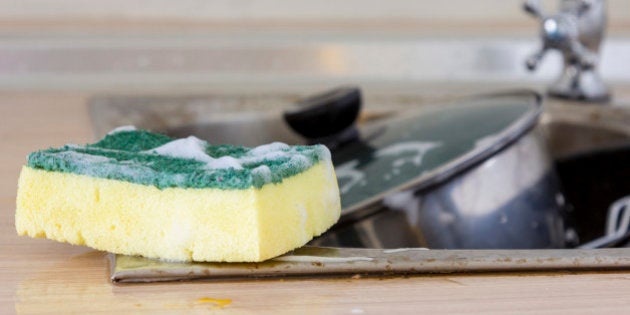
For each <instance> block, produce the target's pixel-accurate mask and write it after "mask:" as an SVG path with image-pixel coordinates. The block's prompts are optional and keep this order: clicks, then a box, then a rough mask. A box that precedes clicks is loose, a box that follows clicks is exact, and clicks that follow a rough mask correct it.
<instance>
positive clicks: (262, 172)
mask: <svg viewBox="0 0 630 315" xmlns="http://www.w3.org/2000/svg"><path fill="white" fill-rule="evenodd" d="M252 176H256V177H258V178H260V179H262V180H263V181H264V182H265V183H268V182H271V169H270V168H269V166H267V165H261V166H258V167H256V168H255V169H253V170H252Z"/></svg>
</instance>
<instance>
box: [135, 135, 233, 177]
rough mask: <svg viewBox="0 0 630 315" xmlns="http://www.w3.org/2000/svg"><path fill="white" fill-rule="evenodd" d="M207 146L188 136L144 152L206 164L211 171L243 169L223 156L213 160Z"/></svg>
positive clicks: (201, 141) (231, 159)
mask: <svg viewBox="0 0 630 315" xmlns="http://www.w3.org/2000/svg"><path fill="white" fill-rule="evenodd" d="M207 145H208V144H207V142H205V141H203V140H201V139H199V138H197V137H195V136H189V137H188V138H183V139H177V140H173V141H171V142H169V143H166V144H164V145H162V146H160V147H157V148H155V149H151V150H148V151H145V152H150V153H154V154H159V155H164V156H170V157H174V158H182V159H191V160H195V161H199V162H203V163H206V164H207V167H208V168H213V169H222V168H234V169H237V170H239V169H242V168H243V165H241V163H240V162H239V161H238V160H237V159H235V158H233V157H229V156H224V157H220V158H218V159H215V158H213V157H211V156H209V155H208V154H207V153H206V147H207Z"/></svg>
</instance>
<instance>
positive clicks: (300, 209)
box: [15, 147, 340, 262]
mask: <svg viewBox="0 0 630 315" xmlns="http://www.w3.org/2000/svg"><path fill="white" fill-rule="evenodd" d="M69 148H70V149H69ZM69 148H64V149H65V150H58V151H55V152H52V153H51V152H50V151H40V153H41V152H44V153H46V154H48V158H49V159H48V160H46V159H43V158H42V157H41V155H40V156H39V157H37V156H35V155H32V156H30V157H29V163H28V165H27V166H24V167H23V169H22V172H21V174H20V179H19V188H18V196H17V210H16V215H15V222H16V229H17V231H18V233H19V234H20V235H29V236H31V237H46V238H49V239H53V240H57V241H61V242H68V243H71V244H77V245H87V246H89V247H92V248H95V249H99V250H105V251H109V252H113V253H120V254H127V255H141V256H145V257H150V258H160V259H166V260H172V261H226V262H257V261H263V260H266V259H269V258H272V257H275V256H278V255H281V254H283V253H286V252H287V251H290V250H292V249H295V248H297V247H300V246H302V245H304V244H305V243H306V242H308V241H309V240H311V239H312V238H313V237H314V236H317V235H320V234H321V233H323V232H324V231H326V230H327V229H328V228H329V227H330V226H332V225H333V224H334V223H335V222H336V221H337V220H338V219H339V215H340V200H339V191H338V187H337V181H336V178H335V174H334V169H333V167H332V163H331V161H330V160H329V159H326V158H320V159H319V160H314V161H313V163H310V164H309V165H308V167H304V169H303V170H299V172H297V173H295V170H293V173H295V174H290V175H287V174H285V175H284V176H283V177H281V178H280V179H278V178H276V180H270V177H269V174H265V176H263V177H265V178H266V179H267V180H266V181H263V183H262V184H258V185H255V184H252V185H251V186H249V187H247V188H244V187H241V186H242V185H241V186H239V187H236V188H235V187H232V188H230V187H227V188H226V187H225V186H222V185H211V184H208V185H207V186H208V187H178V186H177V185H174V184H171V185H170V186H172V187H159V185H149V184H145V183H142V180H138V178H133V180H129V179H125V178H123V177H121V178H119V179H115V178H114V179H112V178H105V177H100V176H90V175H86V173H89V174H93V173H94V172H93V171H89V170H86V169H89V167H87V166H86V165H85V163H87V162H86V161H85V160H86V158H85V157H83V159H82V158H81V157H80V156H77V155H76V154H87V153H85V152H83V151H81V150H78V151H77V150H73V149H72V148H76V147H69ZM100 149H102V150H105V151H106V150H110V149H107V148H100ZM318 150H321V148H319V149H318ZM70 151H72V152H74V153H73V154H65V155H64V154H63V152H70ZM138 152H140V153H138ZM49 153H51V154H49ZM75 153H76V154H75ZM59 154H61V155H62V159H65V160H63V161H66V162H68V161H72V159H73V160H74V162H76V163H75V164H81V163H83V164H81V167H68V165H66V164H63V163H61V162H59V160H58V159H59ZM138 154H140V155H141V154H149V155H150V157H156V156H158V155H160V154H158V153H156V152H155V151H151V150H143V151H138V150H137V152H136V153H135V155H138ZM92 155H95V154H92ZM276 156H277V154H276ZM51 157H54V159H56V160H54V161H51V159H52V158H51ZM105 157H106V158H107V159H109V160H107V161H105V160H102V161H100V162H95V161H96V160H98V159H94V158H93V157H91V158H89V159H87V160H88V162H90V163H92V164H93V166H92V167H94V168H98V167H105V166H103V165H101V164H99V163H105V162H107V163H109V164H108V165H109V166H110V167H111V164H113V163H114V164H115V163H119V164H123V165H124V164H129V163H131V162H129V161H128V160H127V162H125V161H122V160H121V159H116V158H112V157H111V156H107V155H105ZM143 158H146V157H143ZM169 158H177V157H173V156H170V157H169ZM131 160H133V161H136V162H137V160H134V159H131ZM192 160H193V161H191V163H193V164H194V163H196V162H197V161H195V160H194V159H192ZM242 160H246V159H245V158H244V157H243V158H242ZM250 161H251V157H250ZM258 162H259V163H258V164H260V161H258ZM268 162H269V161H268ZM274 163H275V164H278V162H277V160H276V161H272V162H271V163H270V164H269V165H270V166H271V167H272V168H273V165H272V164H274ZM56 164H60V165H62V166H60V167H57V169H56V170H55V169H54V168H55V167H52V166H51V165H56ZM147 165H150V163H145V165H143V167H146V166H147ZM75 166H76V165H75ZM259 166H260V165H258V166H257V167H259ZM204 167H205V166H204ZM257 167H256V168H257ZM61 168H63V170H61ZM105 168H107V167H105ZM122 170H123V172H121V174H122V173H125V172H126V173H129V172H130V171H129V169H126V170H125V169H124V168H123V169H122ZM246 170H247V168H246V167H245V168H243V169H238V167H236V169H234V168H228V169H227V170H223V171H224V173H225V172H227V171H232V172H238V171H241V173H247V172H246ZM278 170H279V171H282V169H278ZM108 172H109V174H110V175H111V174H112V173H114V174H115V173H116V172H113V171H111V169H110V170H109V171H108ZM210 172H211V170H210ZM162 173H163V172H162ZM250 173H251V172H250ZM254 173H255V172H254ZM289 173H291V172H289ZM119 175H120V174H119ZM179 175H180V176H179V178H180V181H179V183H180V186H186V185H183V184H181V183H186V181H181V177H182V176H183V174H179ZM241 175H242V174H241ZM161 176H162V177H164V176H169V175H168V174H166V175H164V174H162V175H161ZM172 176H177V174H175V175H172ZM250 176H251V174H250ZM109 177H116V176H109ZM119 177H120V176H119ZM143 178H145V177H143ZM242 178H245V179H247V178H248V177H247V176H245V175H243V176H242ZM160 181H162V182H163V181H164V178H161V179H160ZM252 181H253V183H254V182H256V180H252ZM176 183H177V181H176ZM188 183H189V186H194V185H197V186H199V183H196V184H194V185H193V184H190V181H188Z"/></svg>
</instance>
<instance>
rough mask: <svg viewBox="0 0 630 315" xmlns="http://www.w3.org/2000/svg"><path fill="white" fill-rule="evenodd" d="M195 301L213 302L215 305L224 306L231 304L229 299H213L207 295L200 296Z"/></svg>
mask: <svg viewBox="0 0 630 315" xmlns="http://www.w3.org/2000/svg"><path fill="white" fill-rule="evenodd" d="M197 303H211V304H214V306H215V307H218V308H224V307H226V306H228V305H230V304H232V300H231V299H215V298H209V297H202V298H198V299H197Z"/></svg>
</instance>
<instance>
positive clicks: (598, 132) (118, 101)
mask: <svg viewBox="0 0 630 315" xmlns="http://www.w3.org/2000/svg"><path fill="white" fill-rule="evenodd" d="M300 96H301V95H300V94H299V93H271V94H258V95H256V94H252V95H241V94H216V95H194V96H102V97H96V98H94V99H92V101H91V104H90V113H91V116H92V120H93V123H94V128H95V133H96V135H97V136H98V137H101V136H103V135H104V134H106V133H107V131H109V130H110V129H112V128H114V127H117V126H120V125H129V124H131V125H135V126H137V127H139V128H145V129H150V130H154V131H159V132H164V133H166V134H169V135H171V136H175V137H182V136H188V135H191V134H194V135H196V136H197V137H200V138H202V139H206V140H208V141H209V142H210V143H215V144H219V143H231V144H241V145H248V146H252V145H259V144H263V143H268V142H272V141H283V142H286V143H291V144H297V143H304V140H303V139H302V138H301V137H300V136H298V135H297V134H295V133H294V132H293V131H291V130H290V128H288V127H287V126H286V124H285V123H284V121H283V120H282V116H281V112H282V109H283V108H286V107H287V106H289V105H290V104H292V102H294V101H295V100H296V99H298V98H299V97H300ZM433 101H434V100H427V99H425V98H423V97H421V96H419V95H413V94H408V93H407V94H406V93H398V94H396V93H388V94H368V96H367V97H366V98H365V103H366V106H365V108H366V109H365V110H364V112H363V113H362V114H361V116H360V118H359V122H358V123H359V124H370V123H372V122H374V121H378V120H379V119H381V118H383V117H389V116H393V115H401V114H402V113H404V111H405V110H406V109H409V108H413V107H417V106H424V105H427V104H431V103H432V102H433ZM537 128H539V129H540V130H541V131H542V132H543V133H544V134H545V135H546V138H547V143H548V145H549V147H550V151H551V153H552V155H553V157H554V159H555V160H556V163H557V165H558V167H559V169H560V170H561V171H562V172H561V173H560V175H561V180H562V179H565V180H569V179H570V180H572V181H575V176H574V175H575V166H572V165H576V163H578V165H582V166H584V165H583V164H579V163H580V161H579V160H578V161H575V159H576V157H577V158H579V157H580V156H584V155H585V154H586V156H588V154H589V153H597V152H605V151H606V150H612V151H611V152H613V153H614V154H615V157H611V158H609V157H610V155H606V154H604V153H602V154H600V155H599V158H598V160H597V161H598V162H599V163H604V164H606V161H607V159H614V158H616V160H617V161H618V160H619V155H622V156H623V154H628V155H627V156H626V160H628V159H630V150H625V151H624V150H621V149H620V150H621V151H619V150H617V151H615V149H617V148H627V147H630V109H628V108H625V107H615V106H602V105H585V104H581V105H575V104H571V103H567V102H561V101H556V100H548V101H547V102H546V110H545V112H544V114H543V116H542V117H541V120H540V123H539V126H538V127H537ZM591 160H593V158H591ZM562 163H564V164H562ZM610 165H611V166H612V164H610ZM616 165H617V167H620V168H626V169H627V166H626V165H625V163H619V162H617V164H616ZM571 167H573V168H571ZM623 181H624V179H623V178H620V177H611V176H608V177H605V176H602V177H601V178H598V177H594V178H592V179H591V180H590V181H587V184H589V185H591V186H593V187H597V186H611V187H617V188H619V189H618V190H615V191H612V192H610V193H609V194H607V195H606V196H605V197H604V196H597V195H594V196H592V197H593V198H592V199H588V198H585V196H581V198H580V200H577V199H578V197H576V196H580V194H579V193H578V191H585V190H584V189H583V188H584V187H576V186H575V185H570V183H569V184H566V185H565V188H566V189H567V190H570V191H566V193H567V196H569V197H568V202H569V203H572V202H573V201H574V200H571V198H575V201H576V202H578V203H579V204H578V203H576V204H575V205H573V209H574V210H575V211H574V217H575V223H574V224H575V225H576V226H577V227H578V228H577V231H578V232H579V234H578V236H579V237H580V238H581V241H588V240H591V239H593V238H595V237H597V236H598V235H601V234H602V233H603V228H604V224H603V222H604V221H605V217H606V210H607V207H608V205H609V204H610V203H612V202H613V201H614V199H612V200H611V198H614V197H621V196H619V194H620V192H619V191H623V190H624V189H625V190H627V187H625V186H627V182H626V183H624V182H623ZM625 193H627V191H626V192H625ZM599 197H601V198H599ZM585 206H587V207H593V206H596V208H594V209H585V208H584V207H585ZM401 215H402V214H401ZM383 220H390V221H391V220H392V217H391V216H387V217H383V218H379V217H378V216H375V217H373V218H372V219H371V221H370V222H368V221H366V223H365V224H369V225H371V226H372V228H386V227H388V226H391V224H389V223H388V222H385V221H383ZM594 222H596V223H594ZM390 223H391V222H390ZM399 232H400V233H392V236H391V238H392V239H391V240H390V241H391V242H389V243H391V244H399V245H400V244H403V245H408V246H413V245H414V243H413V242H410V241H409V242H408V241H407V239H409V238H410V237H412V236H411V235H408V234H409V233H412V232H411V231H407V232H405V231H402V230H401V231H399ZM405 233H407V234H405ZM344 235H345V236H344ZM339 237H346V238H347V239H346V240H344V241H342V242H339V240H338V238H339ZM335 238H336V239H335V240H333V242H330V240H327V241H319V243H317V241H316V243H317V244H319V245H347V246H361V242H360V241H359V240H357V239H356V238H357V235H356V233H353V231H352V229H350V230H347V231H345V232H344V231H340V232H338V233H336V236H335ZM382 246H384V247H387V244H383V245H382Z"/></svg>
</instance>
